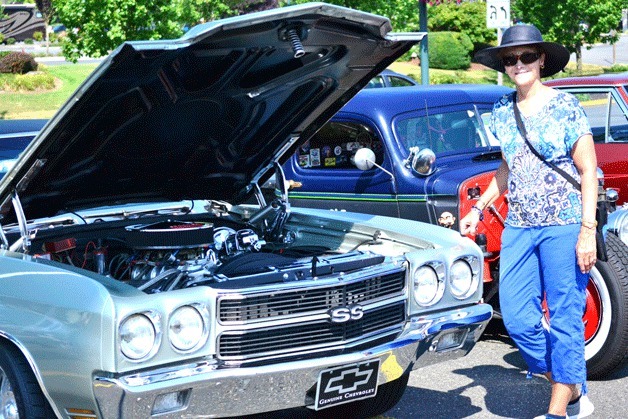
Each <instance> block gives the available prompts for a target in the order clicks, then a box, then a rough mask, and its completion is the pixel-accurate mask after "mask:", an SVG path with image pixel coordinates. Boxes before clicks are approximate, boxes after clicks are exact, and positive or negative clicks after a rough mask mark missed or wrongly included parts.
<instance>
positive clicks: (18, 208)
mask: <svg viewBox="0 0 628 419" xmlns="http://www.w3.org/2000/svg"><path fill="white" fill-rule="evenodd" d="M11 201H12V202H13V210H14V211H15V214H16V216H17V222H18V224H19V226H20V236H21V237H22V240H21V241H22V249H23V250H24V252H26V253H28V250H29V249H30V246H31V241H30V235H29V232H28V227H27V224H26V215H25V214H24V209H23V208H22V203H21V202H20V197H19V195H18V194H17V191H15V190H14V191H13V192H12V193H11ZM3 235H4V233H3ZM5 239H6V237H3V240H5Z"/></svg>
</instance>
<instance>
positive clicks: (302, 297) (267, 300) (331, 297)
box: [218, 270, 405, 324]
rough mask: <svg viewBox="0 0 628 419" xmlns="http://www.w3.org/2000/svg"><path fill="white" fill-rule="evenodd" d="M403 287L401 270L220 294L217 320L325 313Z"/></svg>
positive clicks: (391, 293) (397, 291) (397, 292)
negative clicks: (242, 293) (283, 288)
mask: <svg viewBox="0 0 628 419" xmlns="http://www.w3.org/2000/svg"><path fill="white" fill-rule="evenodd" d="M404 286H405V271H404V270H400V271H397V272H394V273H387V274H382V275H378V276H374V277H372V278H367V279H363V280H360V281H358V282H352V283H348V284H339V285H334V286H329V287H324V288H312V289H299V290H291V291H287V292H277V293H273V294H264V295H249V296H247V295H245V296H241V297H240V296H237V297H224V298H222V299H220V300H219V303H218V304H219V305H218V312H219V319H220V322H221V323H223V324H228V323H236V322H237V323H241V322H253V321H256V320H264V319H270V318H272V319H276V318H277V317H281V316H294V315H304V314H313V313H316V312H325V311H327V310H329V309H330V308H334V307H338V306H341V305H351V304H365V303H371V302H375V301H380V300H385V299H387V298H392V297H395V296H399V295H401V294H402V292H403V290H404Z"/></svg>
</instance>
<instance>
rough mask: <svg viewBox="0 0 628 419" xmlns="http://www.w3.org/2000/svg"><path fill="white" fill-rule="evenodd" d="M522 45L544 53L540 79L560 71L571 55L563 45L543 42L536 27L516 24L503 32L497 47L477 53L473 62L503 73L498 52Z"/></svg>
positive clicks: (504, 70) (502, 65) (503, 69)
mask: <svg viewBox="0 0 628 419" xmlns="http://www.w3.org/2000/svg"><path fill="white" fill-rule="evenodd" d="M522 45H535V46H537V47H539V48H540V49H541V50H542V51H543V52H544V53H545V61H544V65H545V66H544V67H543V68H542V69H541V77H549V76H552V75H554V74H556V73H558V72H559V71H562V70H563V68H565V66H566V65H567V63H568V62H569V56H570V55H571V54H569V50H567V48H565V47H564V46H563V45H561V44H558V43H556V42H545V41H543V36H542V35H541V32H540V31H539V30H538V28H537V27H536V26H534V25H522V24H518V25H515V26H511V27H509V28H508V29H506V30H505V31H504V34H503V35H502V41H501V44H500V45H499V46H498V47H492V48H485V49H482V50H480V51H478V52H477V53H476V54H475V57H473V61H474V62H476V63H480V64H484V65H485V66H487V67H490V68H492V69H493V70H497V71H500V72H502V73H505V72H506V69H505V68H504V64H503V63H502V60H501V58H500V55H499V54H500V52H501V51H502V50H503V49H505V48H511V47H518V46H522Z"/></svg>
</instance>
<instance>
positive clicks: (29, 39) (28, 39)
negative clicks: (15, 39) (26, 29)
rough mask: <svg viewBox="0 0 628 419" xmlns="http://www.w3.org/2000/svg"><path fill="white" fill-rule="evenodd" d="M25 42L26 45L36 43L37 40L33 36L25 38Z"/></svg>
mask: <svg viewBox="0 0 628 419" xmlns="http://www.w3.org/2000/svg"><path fill="white" fill-rule="evenodd" d="M24 43H25V44H26V45H33V44H34V43H35V41H33V39H32V38H26V39H25V40H24Z"/></svg>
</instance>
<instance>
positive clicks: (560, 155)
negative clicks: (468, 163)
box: [489, 92, 591, 227]
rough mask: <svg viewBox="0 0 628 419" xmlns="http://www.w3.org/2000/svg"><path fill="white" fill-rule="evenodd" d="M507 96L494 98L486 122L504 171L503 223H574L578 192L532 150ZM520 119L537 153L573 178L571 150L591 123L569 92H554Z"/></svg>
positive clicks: (578, 218) (578, 209)
mask: <svg viewBox="0 0 628 419" xmlns="http://www.w3.org/2000/svg"><path fill="white" fill-rule="evenodd" d="M513 99H514V93H510V94H508V95H505V96H504V97H502V98H501V99H500V100H499V101H497V102H496V103H495V106H494V107H493V112H492V114H491V119H490V122H489V129H490V130H491V132H492V133H493V135H495V137H496V138H497V139H499V142H500V144H501V148H502V152H503V154H504V157H505V159H506V162H507V163H508V168H509V169H510V175H509V176H508V216H507V217H506V224H508V225H511V226H514V227H532V226H551V225H566V224H575V223H579V222H580V221H581V217H582V196H581V193H580V191H579V190H576V189H575V188H574V186H573V185H571V184H570V183H569V182H568V181H567V180H565V179H564V178H563V177H562V176H561V175H560V174H559V173H557V172H556V171H555V170H553V169H552V168H551V167H549V166H548V165H547V164H545V163H543V162H542V161H541V160H539V158H537V157H536V156H535V155H534V154H532V152H531V151H530V149H529V148H528V146H527V145H526V143H525V142H524V140H523V137H522V136H521V134H520V133H519V130H518V129H517V123H516V122H515V115H514V113H513ZM521 117H522V120H523V123H524V125H525V127H526V130H527V131H528V139H529V140H530V143H532V145H533V146H534V147H535V148H536V149H537V151H538V152H539V153H540V154H541V155H543V156H544V157H545V158H546V159H547V160H548V161H551V162H553V163H554V164H556V165H557V166H558V167H560V168H561V169H563V170H565V171H566V172H567V173H569V174H570V175H572V176H573V177H574V178H575V179H576V180H577V181H578V182H579V181H580V174H579V173H578V170H577V169H576V166H575V165H574V162H573V159H572V158H571V150H572V148H573V146H574V144H575V143H576V141H578V139H579V138H580V137H582V136H583V135H585V134H590V133H591V127H590V126H589V121H588V119H587V117H586V115H585V113H584V110H583V109H582V107H581V106H580V104H579V103H578V100H577V99H576V98H575V96H573V95H571V94H569V93H565V92H557V95H556V96H554V97H553V98H552V99H550V100H549V102H548V103H547V104H546V105H545V106H544V107H543V108H541V109H539V110H538V112H536V113H535V114H534V115H531V116H530V117H525V116H524V115H521Z"/></svg>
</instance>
